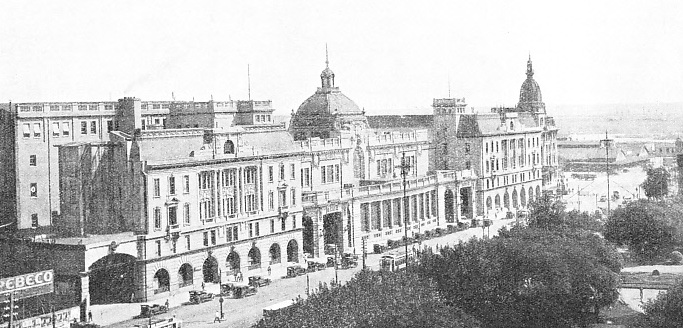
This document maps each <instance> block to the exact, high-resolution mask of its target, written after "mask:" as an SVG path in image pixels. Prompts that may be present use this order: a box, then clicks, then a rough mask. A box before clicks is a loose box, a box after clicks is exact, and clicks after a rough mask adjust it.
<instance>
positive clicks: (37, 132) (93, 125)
mask: <svg viewBox="0 0 683 328" xmlns="http://www.w3.org/2000/svg"><path fill="white" fill-rule="evenodd" d="M106 122H107V123H106V124H107V132H111V131H112V130H114V122H113V121H111V120H108V121H106ZM88 123H90V124H88ZM31 124H33V129H31ZM51 127H52V129H51V130H52V136H53V137H68V136H70V135H71V123H70V122H52V124H51ZM42 131H43V129H42V124H41V123H24V124H23V125H22V133H23V137H24V138H25V139H26V138H31V137H34V138H40V137H42ZM88 133H90V134H97V121H90V122H87V121H81V135H86V134H88Z"/></svg>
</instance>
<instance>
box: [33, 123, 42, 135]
mask: <svg viewBox="0 0 683 328" xmlns="http://www.w3.org/2000/svg"><path fill="white" fill-rule="evenodd" d="M41 132H42V129H41V128H40V123H33V137H34V138H40V135H41Z"/></svg>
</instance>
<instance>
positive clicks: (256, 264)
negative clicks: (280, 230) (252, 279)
mask: <svg viewBox="0 0 683 328" xmlns="http://www.w3.org/2000/svg"><path fill="white" fill-rule="evenodd" d="M247 257H249V270H253V269H259V268H261V250H260V249H259V248H258V247H256V246H253V247H252V248H251V249H250V250H249V253H248V254H247Z"/></svg>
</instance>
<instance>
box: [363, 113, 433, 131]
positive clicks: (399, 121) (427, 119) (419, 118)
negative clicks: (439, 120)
mask: <svg viewBox="0 0 683 328" xmlns="http://www.w3.org/2000/svg"><path fill="white" fill-rule="evenodd" d="M367 119H368V124H369V125H370V128H371V129H431V128H432V124H433V123H434V116H432V115H374V116H367Z"/></svg>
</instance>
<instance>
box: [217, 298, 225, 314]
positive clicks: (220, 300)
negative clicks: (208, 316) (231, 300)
mask: <svg viewBox="0 0 683 328" xmlns="http://www.w3.org/2000/svg"><path fill="white" fill-rule="evenodd" d="M224 301H225V299H223V294H221V298H219V299H218V303H220V304H221V319H223V302H224Z"/></svg>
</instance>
